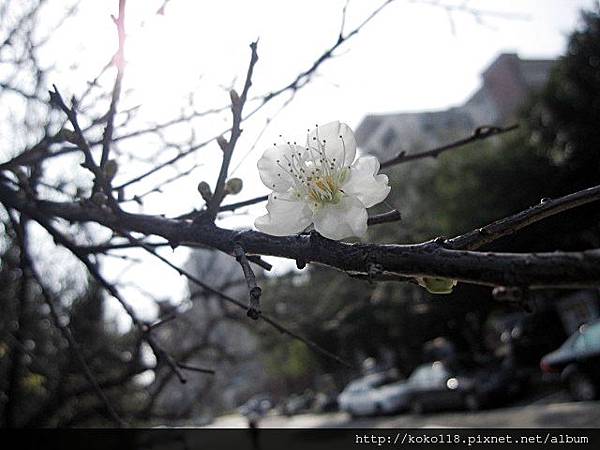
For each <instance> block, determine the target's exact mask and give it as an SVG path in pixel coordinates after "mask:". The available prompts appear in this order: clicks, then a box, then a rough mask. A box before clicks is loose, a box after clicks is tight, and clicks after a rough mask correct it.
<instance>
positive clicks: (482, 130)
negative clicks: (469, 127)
mask: <svg viewBox="0 0 600 450" xmlns="http://www.w3.org/2000/svg"><path fill="white" fill-rule="evenodd" d="M517 128H519V125H516V124H515V125H510V126H508V127H503V128H501V127H493V126H484V127H478V128H476V129H475V132H474V133H473V134H472V135H471V136H469V137H466V138H463V139H459V140H458V141H454V142H451V143H450V144H446V145H442V146H441V147H436V148H433V149H431V150H427V151H424V152H419V153H409V154H407V153H406V152H400V153H399V154H398V155H397V156H396V157H394V158H392V159H390V160H388V161H385V162H383V163H381V168H382V169H385V168H387V167H391V166H395V165H397V164H401V163H405V162H408V161H414V160H417V159H424V158H437V157H438V156H439V155H440V154H441V153H443V152H445V151H448V150H452V149H456V148H459V147H463V146H465V145H467V144H470V143H472V142H475V141H480V140H483V139H488V138H490V137H492V136H497V135H499V134H504V133H508V132H509V131H513V130H516V129H517Z"/></svg>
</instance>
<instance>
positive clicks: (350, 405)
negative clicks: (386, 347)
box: [338, 371, 409, 416]
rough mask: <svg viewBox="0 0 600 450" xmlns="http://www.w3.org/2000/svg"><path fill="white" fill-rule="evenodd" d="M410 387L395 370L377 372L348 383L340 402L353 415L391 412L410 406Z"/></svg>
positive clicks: (341, 407) (341, 408)
mask: <svg viewBox="0 0 600 450" xmlns="http://www.w3.org/2000/svg"><path fill="white" fill-rule="evenodd" d="M408 389H409V387H408V386H407V384H406V381H399V380H398V377H397V374H396V373H395V372H394V371H388V372H381V373H375V374H371V375H367V376H366V377H363V378H359V379H358V380H355V381H353V382H351V383H350V384H348V386H346V388H345V389H344V390H343V391H342V393H341V394H340V395H339V397H338V404H339V408H340V410H341V411H345V412H347V413H348V414H350V415H351V416H368V415H376V414H377V415H378V414H390V413H394V412H398V411H402V410H405V409H407V408H408V395H407V394H408Z"/></svg>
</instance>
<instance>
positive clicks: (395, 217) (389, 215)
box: [367, 209, 402, 226]
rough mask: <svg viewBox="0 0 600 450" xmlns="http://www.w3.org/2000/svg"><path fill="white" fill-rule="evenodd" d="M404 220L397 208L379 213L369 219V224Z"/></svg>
mask: <svg viewBox="0 0 600 450" xmlns="http://www.w3.org/2000/svg"><path fill="white" fill-rule="evenodd" d="M400 220H402V214H400V211H398V210H397V209H394V210H392V211H388V212H384V213H381V214H377V215H376V216H371V217H369V218H368V219H367V225H369V226H370V225H379V224H382V223H390V222H398V221H400Z"/></svg>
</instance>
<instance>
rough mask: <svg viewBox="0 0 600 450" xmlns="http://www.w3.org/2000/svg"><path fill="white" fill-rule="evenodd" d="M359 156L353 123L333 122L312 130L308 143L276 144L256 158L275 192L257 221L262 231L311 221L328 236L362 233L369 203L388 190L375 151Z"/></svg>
mask: <svg viewBox="0 0 600 450" xmlns="http://www.w3.org/2000/svg"><path fill="white" fill-rule="evenodd" d="M355 156H356V140H355V139H354V133H353V132H352V130H351V129H350V127H349V126H348V125H346V124H344V123H340V122H331V123H328V124H326V125H323V126H317V127H316V128H315V129H314V130H312V131H310V132H309V133H308V135H307V138H306V145H304V146H301V145H297V144H296V143H295V142H293V143H292V142H288V143H287V144H283V145H274V146H273V147H272V148H269V149H267V150H266V151H265V153H264V154H263V156H262V158H261V159H260V160H259V161H258V170H259V173H260V178H261V180H262V182H263V183H264V184H265V186H267V187H268V188H269V189H271V190H272V191H273V192H271V194H270V195H269V201H268V203H267V211H268V213H267V214H266V215H264V216H261V217H258V218H257V219H256V221H255V222H254V224H255V226H256V228H257V229H258V230H260V231H262V232H264V233H267V234H271V235H275V236H285V235H288V234H295V233H299V232H301V231H303V230H304V229H306V228H307V227H308V226H309V225H311V224H314V228H315V230H316V231H318V232H319V233H320V234H321V235H323V236H325V237H327V238H329V239H336V240H338V239H343V238H346V237H349V236H363V235H364V234H365V233H366V231H367V208H370V207H371V206H373V205H376V204H377V203H380V202H382V201H383V200H384V199H385V198H386V197H387V195H388V194H389V192H390V187H389V186H388V177H387V176H386V175H378V174H377V172H378V171H379V161H378V160H377V158H375V157H374V156H362V157H360V158H357V159H356V160H355V159H354V158H355Z"/></svg>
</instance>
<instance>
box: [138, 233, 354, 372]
mask: <svg viewBox="0 0 600 450" xmlns="http://www.w3.org/2000/svg"><path fill="white" fill-rule="evenodd" d="M132 239H133V238H132ZM142 248H144V250H146V251H147V252H148V253H150V254H151V255H153V256H154V257H156V258H158V259H159V260H161V261H162V262H163V263H165V264H166V265H167V266H169V267H170V268H172V269H173V270H175V271H177V273H179V274H180V275H182V276H184V277H186V278H187V279H188V280H190V281H191V282H192V283H194V284H195V285H197V286H198V287H199V288H201V289H202V290H203V291H204V292H205V293H208V294H211V295H214V296H215V297H216V298H219V299H221V300H223V301H226V302H228V303H230V304H232V305H235V306H237V307H238V308H241V309H243V310H247V307H246V305H245V304H244V303H242V302H240V301H239V300H237V299H235V298H233V297H231V296H229V295H227V294H225V293H223V292H220V291H218V290H217V289H215V288H213V287H211V286H209V285H207V284H206V283H204V282H203V281H201V280H200V279H198V278H197V277H195V276H194V275H192V274H191V273H189V272H187V271H185V270H184V269H182V268H181V267H178V266H176V265H175V264H173V263H172V262H171V261H169V260H168V259H166V258H165V257H163V256H161V255H159V254H158V253H157V252H156V251H155V250H154V249H152V248H150V247H145V246H144V245H143V244H142ZM232 252H233V249H232ZM258 318H259V319H261V320H263V321H265V322H266V323H268V324H269V325H271V326H272V327H273V328H275V329H276V330H277V331H279V332H280V333H282V334H287V335H288V336H290V337H292V338H294V339H297V340H299V341H301V342H303V343H304V344H306V345H307V346H308V347H309V348H311V349H312V350H314V351H315V352H317V353H320V354H322V355H324V356H326V357H328V358H331V359H333V360H335V361H337V362H339V363H340V364H343V365H345V366H347V367H352V366H351V365H350V364H348V363H347V362H346V361H344V360H343V359H341V358H339V357H338V356H336V355H334V354H333V353H331V352H329V351H327V350H325V349H324V348H322V347H321V346H320V345H318V344H317V343H315V342H313V341H311V340H310V339H308V338H305V337H303V336H300V335H299V334H297V333H295V332H293V331H291V330H290V329H288V328H286V327H284V326H283V325H281V324H280V323H278V322H277V321H275V320H274V319H272V318H270V317H269V316H267V315H265V314H263V313H261V314H260V315H259V316H258Z"/></svg>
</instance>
